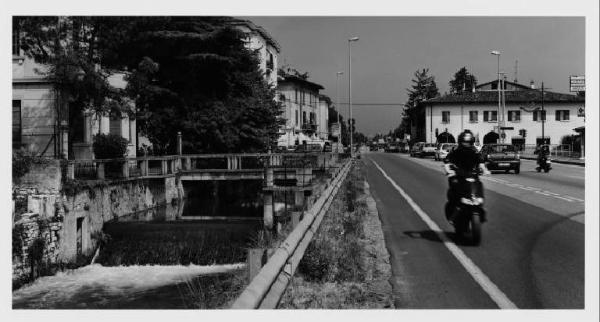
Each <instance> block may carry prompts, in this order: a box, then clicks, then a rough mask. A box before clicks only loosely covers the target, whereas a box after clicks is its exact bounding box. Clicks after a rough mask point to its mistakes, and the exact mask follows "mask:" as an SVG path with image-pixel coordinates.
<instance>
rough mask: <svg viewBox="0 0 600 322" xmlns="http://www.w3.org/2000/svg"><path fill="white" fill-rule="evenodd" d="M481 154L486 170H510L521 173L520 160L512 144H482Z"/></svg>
mask: <svg viewBox="0 0 600 322" xmlns="http://www.w3.org/2000/svg"><path fill="white" fill-rule="evenodd" d="M481 154H482V155H483V160H484V162H485V165H486V167H487V168H488V170H504V171H505V172H506V173H508V172H509V171H511V170H514V171H515V174H519V172H521V159H520V157H519V152H518V150H517V148H516V147H515V146H514V145H512V144H484V145H483V147H482V148H481Z"/></svg>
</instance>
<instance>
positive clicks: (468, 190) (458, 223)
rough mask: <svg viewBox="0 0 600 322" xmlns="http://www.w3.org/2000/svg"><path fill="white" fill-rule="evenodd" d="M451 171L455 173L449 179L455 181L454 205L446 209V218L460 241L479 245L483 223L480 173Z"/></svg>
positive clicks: (483, 213) (454, 168) (455, 169)
mask: <svg viewBox="0 0 600 322" xmlns="http://www.w3.org/2000/svg"><path fill="white" fill-rule="evenodd" d="M452 170H454V171H455V173H456V175H454V176H452V178H451V179H450V180H456V181H455V183H454V187H455V188H454V191H453V192H452V194H453V198H454V200H456V201H455V202H456V204H455V205H454V207H452V209H450V208H448V207H447V208H446V216H447V218H448V220H449V221H450V223H451V224H452V225H453V226H454V230H455V232H456V235H457V236H458V237H459V238H460V239H462V240H465V241H468V242H470V244H472V245H475V246H477V245H479V244H480V243H481V224H482V223H483V222H485V210H484V209H483V185H482V184H481V181H480V180H479V174H480V172H479V171H478V170H477V171H468V172H465V171H461V170H459V169H457V168H456V167H453V168H452ZM461 172H462V173H461Z"/></svg>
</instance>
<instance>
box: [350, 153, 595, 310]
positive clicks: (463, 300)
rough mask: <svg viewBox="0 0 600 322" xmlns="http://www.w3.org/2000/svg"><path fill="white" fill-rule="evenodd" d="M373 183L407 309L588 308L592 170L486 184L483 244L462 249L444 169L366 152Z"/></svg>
mask: <svg viewBox="0 0 600 322" xmlns="http://www.w3.org/2000/svg"><path fill="white" fill-rule="evenodd" d="M362 159H363V160H364V162H365V164H366V169H367V170H366V171H367V180H368V182H369V184H370V186H371V193H372V194H373V197H374V199H375V201H376V202H377V209H378V211H379V214H380V217H381V220H382V226H383V230H384V235H385V240H386V245H387V248H388V251H389V252H390V255H391V262H392V274H393V278H392V285H393V288H394V296H395V304H396V307H397V308H448V309H460V308H469V309H497V308H522V309H534V308H561V309H582V308H584V284H585V283H584V241H585V238H584V222H585V220H584V215H585V214H584V189H585V188H584V175H583V173H584V169H583V168H581V167H577V166H569V165H558V164H556V165H554V169H553V170H552V171H551V172H550V173H548V174H545V173H537V172H536V171H535V169H534V167H535V163H534V162H530V161H523V163H522V168H521V174H519V175H515V174H512V173H511V174H504V173H494V174H493V175H491V176H489V177H485V178H484V179H483V182H484V186H485V189H486V192H485V197H486V201H485V202H486V206H485V207H486V209H487V211H488V222H487V223H485V224H484V225H483V242H482V244H481V245H480V246H477V247H474V246H466V245H461V244H460V243H455V237H454V234H453V227H452V226H450V225H449V224H448V223H447V222H446V220H445V218H444V214H443V206H444V203H445V193H446V188H447V187H446V186H447V180H446V177H445V176H444V175H443V173H442V171H441V163H439V162H435V161H433V160H429V159H415V158H410V157H408V156H406V155H402V154H385V153H365V154H363V155H362Z"/></svg>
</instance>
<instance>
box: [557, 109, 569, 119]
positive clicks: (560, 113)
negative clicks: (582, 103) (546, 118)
mask: <svg viewBox="0 0 600 322" xmlns="http://www.w3.org/2000/svg"><path fill="white" fill-rule="evenodd" d="M556 120H557V121H568V120H569V110H556Z"/></svg>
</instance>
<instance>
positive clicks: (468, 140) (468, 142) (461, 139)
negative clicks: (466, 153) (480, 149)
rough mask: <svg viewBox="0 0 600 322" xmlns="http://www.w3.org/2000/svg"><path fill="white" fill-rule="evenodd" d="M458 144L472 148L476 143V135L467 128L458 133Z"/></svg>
mask: <svg viewBox="0 0 600 322" xmlns="http://www.w3.org/2000/svg"><path fill="white" fill-rule="evenodd" d="M458 145H460V146H462V147H465V148H472V147H473V146H474V145H475V136H474V135H473V133H471V131H469V130H465V131H464V132H462V133H461V134H459V135H458Z"/></svg>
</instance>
